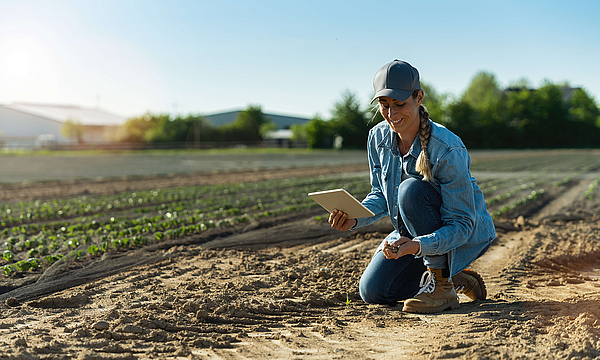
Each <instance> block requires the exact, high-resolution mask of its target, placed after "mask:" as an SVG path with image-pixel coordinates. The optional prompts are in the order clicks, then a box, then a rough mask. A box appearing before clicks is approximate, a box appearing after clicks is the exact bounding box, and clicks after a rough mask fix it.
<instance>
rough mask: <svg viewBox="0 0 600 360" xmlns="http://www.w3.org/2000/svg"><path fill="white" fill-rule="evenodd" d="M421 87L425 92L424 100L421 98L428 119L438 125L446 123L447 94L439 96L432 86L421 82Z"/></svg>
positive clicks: (447, 117)
mask: <svg viewBox="0 0 600 360" xmlns="http://www.w3.org/2000/svg"><path fill="white" fill-rule="evenodd" d="M421 87H422V88H423V91H424V92H425V98H423V105H424V106H425V108H427V112H428V113H429V117H430V118H431V119H432V120H433V121H435V122H437V123H440V124H446V123H448V119H449V116H448V113H447V109H446V107H447V105H448V104H447V102H448V99H449V97H450V96H449V95H448V94H439V93H438V92H437V91H436V90H435V89H434V87H433V86H431V85H429V84H427V83H425V82H423V81H421Z"/></svg>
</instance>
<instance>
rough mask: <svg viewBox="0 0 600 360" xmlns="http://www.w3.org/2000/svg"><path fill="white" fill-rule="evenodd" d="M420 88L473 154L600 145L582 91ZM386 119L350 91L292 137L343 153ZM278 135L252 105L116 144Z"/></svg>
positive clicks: (164, 122)
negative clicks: (229, 119) (215, 120)
mask: <svg viewBox="0 0 600 360" xmlns="http://www.w3.org/2000/svg"><path fill="white" fill-rule="evenodd" d="M422 86H423V89H424V91H425V98H424V102H423V104H424V105H425V106H426V107H427V109H428V111H429V116H430V118H431V119H432V120H433V121H436V122H438V123H441V124H442V125H444V126H446V127H447V128H449V129H450V130H451V131H453V132H454V133H456V134H457V135H458V136H460V137H461V138H462V140H463V142H464V143H465V145H467V147H469V148H555V147H598V146H600V110H599V108H598V104H597V103H596V101H595V99H594V98H593V97H592V96H591V95H590V94H588V93H587V92H586V90H585V89H582V88H572V87H570V86H569V85H568V84H566V83H565V84H555V83H552V82H551V81H545V82H543V84H542V85H541V86H540V87H538V88H533V87H532V86H531V85H530V83H529V82H528V81H527V80H526V79H521V80H518V81H516V82H513V83H512V84H510V85H509V87H508V88H504V89H502V88H500V86H499V84H498V81H497V80H496V77H495V75H494V74H492V73H489V72H479V73H477V74H476V75H475V76H474V77H473V79H472V81H471V83H470V85H469V86H468V88H467V90H465V92H464V93H463V94H462V95H460V96H458V97H457V96H452V95H451V94H440V93H438V92H437V91H436V90H435V89H434V88H433V87H432V86H431V85H429V84H427V83H422ZM382 120H383V118H382V117H381V114H379V112H378V106H377V105H375V106H370V105H367V106H363V104H361V102H360V101H359V100H358V99H357V96H356V95H355V94H353V93H351V92H345V93H343V94H342V97H341V99H340V100H339V101H337V102H336V103H335V104H334V105H333V109H332V111H331V116H330V117H329V118H328V119H325V118H323V117H321V116H320V115H316V116H314V117H313V118H312V119H311V120H310V121H309V122H307V123H306V124H302V125H293V126H292V132H293V139H295V140H303V141H305V142H306V143H307V144H308V147H309V148H332V147H334V145H336V141H338V142H339V143H341V147H342V148H346V149H364V148H365V147H366V143H367V136H368V132H369V130H370V129H371V128H372V127H373V126H375V125H376V124H377V123H379V122H380V121H382ZM276 129H277V125H276V124H274V123H273V122H272V121H271V119H270V118H269V117H268V116H266V115H265V114H264V113H263V112H262V109H261V107H260V106H257V105H251V106H249V107H248V108H246V109H245V110H244V111H242V112H240V114H239V115H238V116H237V118H236V119H235V121H234V122H233V123H230V124H225V125H221V126H218V127H215V126H212V125H211V124H210V123H209V122H208V121H207V120H206V119H205V118H204V117H203V116H201V115H188V116H186V117H175V118H172V117H170V116H169V115H168V114H150V113H147V114H144V115H142V116H139V117H136V118H132V119H129V120H128V121H127V122H126V123H125V124H124V125H123V126H122V127H121V129H120V130H119V132H118V134H117V140H118V141H125V142H139V141H144V142H184V141H185V142H190V141H196V142H215V141H216V142H219V141H229V142H236V141H261V140H263V139H264V136H265V134H266V133H267V132H269V131H272V130H276ZM336 139H337V140H336ZM339 143H338V144H337V145H338V146H339V145H340V144H339Z"/></svg>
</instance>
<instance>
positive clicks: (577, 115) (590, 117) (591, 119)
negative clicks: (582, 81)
mask: <svg viewBox="0 0 600 360" xmlns="http://www.w3.org/2000/svg"><path fill="white" fill-rule="evenodd" d="M569 114H570V116H571V119H573V120H574V121H578V122H582V123H584V124H591V125H595V126H598V127H600V110H598V105H597V104H596V101H595V100H594V98H593V97H592V96H590V95H589V94H588V93H587V92H586V91H585V90H584V89H576V90H575V91H574V92H573V97H571V101H570V108H569Z"/></svg>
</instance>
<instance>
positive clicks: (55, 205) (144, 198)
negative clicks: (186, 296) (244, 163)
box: [0, 177, 332, 229]
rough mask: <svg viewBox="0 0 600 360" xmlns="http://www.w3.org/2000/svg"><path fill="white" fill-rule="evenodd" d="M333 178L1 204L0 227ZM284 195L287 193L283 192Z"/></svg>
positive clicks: (217, 201)
mask: <svg viewBox="0 0 600 360" xmlns="http://www.w3.org/2000/svg"><path fill="white" fill-rule="evenodd" d="M330 182H332V180H331V179H328V178H325V177H321V178H313V179H290V180H270V181H264V182H260V183H236V184H227V185H212V186H209V185H207V186H193V187H179V188H170V189H160V190H150V191H137V192H133V193H129V192H128V193H122V194H118V195H112V196H98V197H94V196H81V197H77V198H72V199H52V200H48V201H44V202H41V201H31V202H18V203H12V204H3V205H0V214H1V216H0V229H2V228H6V227H8V226H14V225H18V224H25V223H36V222H39V221H44V220H53V219H59V218H62V219H68V218H72V217H78V216H83V215H85V216H91V215H94V214H102V213H105V212H111V213H112V212H114V211H119V210H123V211H125V210H129V209H139V210H138V211H139V212H149V211H150V210H156V209H157V207H158V206H162V207H165V206H167V205H169V204H171V203H177V202H179V203H180V204H184V205H186V206H187V204H188V203H189V202H190V201H193V202H196V203H197V204H198V206H200V207H201V206H209V205H210V206H214V207H215V208H219V207H221V206H222V204H223V203H224V201H225V202H227V201H228V200H229V201H230V200H231V199H234V198H236V199H238V200H237V201H240V199H241V200H244V199H245V198H246V193H247V192H249V193H250V194H251V195H250V197H257V196H258V197H260V196H264V195H262V194H267V195H268V194H273V195H275V196H277V195H278V194H279V191H280V190H282V189H298V190H300V189H311V188H315V187H318V186H324V185H326V184H327V183H330ZM284 196H285V195H284ZM251 200H252V199H251Z"/></svg>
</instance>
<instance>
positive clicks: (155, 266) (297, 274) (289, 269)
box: [0, 163, 600, 359]
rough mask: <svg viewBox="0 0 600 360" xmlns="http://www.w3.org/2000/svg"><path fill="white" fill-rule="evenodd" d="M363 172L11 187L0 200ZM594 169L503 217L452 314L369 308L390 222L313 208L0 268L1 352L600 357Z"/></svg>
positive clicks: (599, 229) (310, 170)
mask: <svg viewBox="0 0 600 360" xmlns="http://www.w3.org/2000/svg"><path fill="white" fill-rule="evenodd" d="M366 170H367V167H366V164H361V163H356V164H347V165H342V166H331V165H328V166H326V167H319V166H313V167H297V168H286V169H283V170H280V171H270V172H267V173H266V172H262V171H236V172H224V173H211V174H188V175H185V176H183V175H181V176H162V177H159V176H149V177H141V176H140V177H137V178H129V179H111V180H89V181H88V180H72V181H70V182H62V183H60V182H48V183H44V184H35V183H34V184H15V185H3V186H0V201H1V202H15V201H21V200H31V199H46V198H60V197H72V196H76V195H80V194H111V193H117V192H120V191H130V190H140V189H157V188H169V187H174V186H185V185H186V184H199V183H207V184H208V183H227V182H238V181H240V179H243V180H244V181H253V180H254V181H259V180H264V179H277V178H281V179H286V178H296V177H305V176H314V175H315V174H319V173H323V172H327V173H328V174H340V175H341V174H344V173H352V172H354V173H356V172H365V171H366ZM584 175H585V174H584ZM595 176H597V174H594V175H593V176H580V177H578V178H574V179H573V180H571V182H570V185H569V186H567V187H564V188H560V189H561V190H552V191H548V192H547V193H546V197H545V198H544V201H538V202H536V203H535V204H532V205H530V206H528V207H526V208H525V209H523V210H521V213H520V215H521V216H519V213H515V212H513V213H509V214H507V215H506V216H505V217H504V219H503V220H497V221H496V228H497V232H498V239H497V240H496V241H495V242H494V243H493V246H492V247H491V248H490V250H489V251H488V252H487V253H486V254H485V255H484V256H483V257H482V258H481V259H479V260H478V261H476V262H475V263H474V264H473V266H472V267H471V268H472V269H474V270H477V271H478V272H480V273H481V274H482V275H483V277H484V279H485V281H486V284H487V287H488V299H486V300H483V301H476V302H471V301H469V299H468V298H466V297H462V296H461V307H460V308H459V309H456V310H451V311H446V312H443V313H440V314H433V315H417V314H407V313H403V312H402V311H401V308H402V306H401V305H402V304H399V305H398V306H380V305H368V304H365V303H363V302H362V301H361V300H360V297H359V295H358V281H359V278H360V275H361V273H362V271H363V270H364V268H365V267H366V265H367V264H368V262H369V260H370V258H371V256H372V254H373V252H374V250H375V248H376V247H377V245H378V244H379V242H380V241H381V240H382V239H383V237H385V235H386V234H387V232H389V231H391V228H390V225H389V221H388V222H386V221H380V222H378V223H376V224H374V225H372V226H370V227H367V228H363V229H360V230H359V231H356V232H347V233H340V232H337V231H335V230H332V229H330V228H329V227H328V225H327V224H326V223H325V222H324V221H323V220H319V219H318V218H317V217H316V216H317V215H324V214H323V211H322V210H320V209H309V210H305V211H304V212H301V213H294V214H289V215H282V216H278V217H274V218H268V219H262V220H260V221H252V222H250V223H245V224H239V225H237V226H235V227H231V228H225V229H220V228H214V229H210V230H209V231H206V232H204V233H202V234H200V235H193V236H189V237H184V238H181V239H176V240H170V241H165V242H161V243H158V244H153V245H149V246H147V247H142V248H140V249H137V250H132V251H127V252H107V253H105V254H104V255H103V256H102V257H101V258H98V259H95V260H89V261H83V262H82V261H74V260H71V261H61V262H57V263H56V264H55V265H53V266H52V267H50V268H48V269H47V270H46V271H45V272H44V273H43V274H41V275H40V274H38V275H33V276H29V275H28V276H25V277H21V278H11V279H8V280H7V279H6V277H5V278H2V279H0V280H1V282H0V301H2V304H1V305H0V306H1V308H0V311H1V316H0V359H5V358H7V359H72V358H75V359H332V358H338V359H395V358H407V359H445V358H460V359H595V358H600V223H599V220H600V194H598V193H596V196H595V197H593V198H592V199H590V198H586V197H584V196H582V192H583V190H584V189H585V188H587V187H588V185H589V184H590V182H591V178H593V177H595ZM367 179H368V175H367ZM557 189H558V187H557ZM3 276H4V275H0V278H1V277H3Z"/></svg>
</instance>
